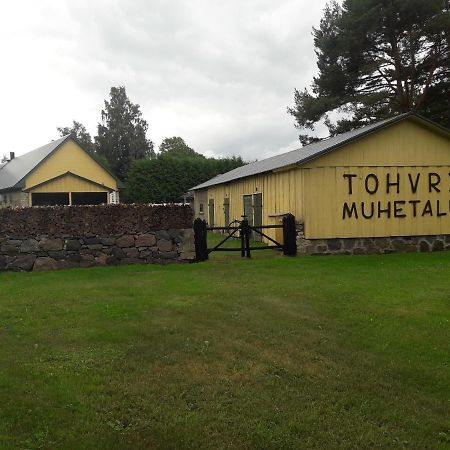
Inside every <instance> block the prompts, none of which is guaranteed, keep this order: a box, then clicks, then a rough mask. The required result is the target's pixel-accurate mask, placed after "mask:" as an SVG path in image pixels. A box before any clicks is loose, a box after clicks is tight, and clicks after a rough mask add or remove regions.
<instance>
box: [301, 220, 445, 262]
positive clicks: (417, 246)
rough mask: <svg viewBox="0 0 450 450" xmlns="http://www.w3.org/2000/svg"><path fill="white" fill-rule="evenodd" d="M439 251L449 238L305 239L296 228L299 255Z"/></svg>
mask: <svg viewBox="0 0 450 450" xmlns="http://www.w3.org/2000/svg"><path fill="white" fill-rule="evenodd" d="M441 250H450V235H444V234H441V235H432V236H402V237H401V236H391V237H376V238H335V239H305V237H304V233H303V224H297V252H298V254H299V255H365V254H375V253H381V254H382V253H394V252H409V253H416V252H435V251H441Z"/></svg>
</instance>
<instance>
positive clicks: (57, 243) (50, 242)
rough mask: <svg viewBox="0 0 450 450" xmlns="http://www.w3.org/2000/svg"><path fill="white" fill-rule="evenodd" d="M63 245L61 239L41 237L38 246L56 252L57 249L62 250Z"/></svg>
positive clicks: (46, 250)
mask: <svg viewBox="0 0 450 450" xmlns="http://www.w3.org/2000/svg"><path fill="white" fill-rule="evenodd" d="M63 246H64V245H63V241H62V239H42V241H41V242H39V247H40V248H41V249H42V250H44V251H45V252H49V251H53V252H57V251H58V250H62V249H63Z"/></svg>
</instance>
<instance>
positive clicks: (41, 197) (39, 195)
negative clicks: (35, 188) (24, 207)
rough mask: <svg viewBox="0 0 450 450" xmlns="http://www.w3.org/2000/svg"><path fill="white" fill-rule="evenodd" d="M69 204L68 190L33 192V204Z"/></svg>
mask: <svg viewBox="0 0 450 450" xmlns="http://www.w3.org/2000/svg"><path fill="white" fill-rule="evenodd" d="M68 204H69V193H68V192H33V193H32V194H31V205H32V206H57V205H68Z"/></svg>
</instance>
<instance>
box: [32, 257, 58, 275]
mask: <svg viewBox="0 0 450 450" xmlns="http://www.w3.org/2000/svg"><path fill="white" fill-rule="evenodd" d="M58 267H59V266H58V263H57V262H56V260H54V259H53V258H48V257H47V256H42V257H40V258H36V261H35V262H34V266H33V271H34V272H44V271H46V270H56V269H58Z"/></svg>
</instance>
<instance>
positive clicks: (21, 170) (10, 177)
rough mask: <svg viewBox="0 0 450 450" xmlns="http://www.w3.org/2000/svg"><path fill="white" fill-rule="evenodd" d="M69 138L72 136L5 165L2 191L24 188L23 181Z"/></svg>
mask: <svg viewBox="0 0 450 450" xmlns="http://www.w3.org/2000/svg"><path fill="white" fill-rule="evenodd" d="M68 138H70V135H67V136H63V137H62V138H60V139H56V140H55V141H52V142H50V143H49V144H46V145H43V146H42V147H39V148H37V149H35V150H32V151H31V152H28V153H25V154H24V155H21V156H16V157H15V158H14V159H12V160H11V161H8V162H7V163H5V164H3V166H1V167H0V190H3V189H13V188H20V187H22V186H21V181H22V180H23V179H24V178H25V177H26V176H27V175H28V174H29V173H30V172H31V171H32V170H33V169H34V168H35V167H36V166H37V165H38V164H40V163H41V162H42V161H43V160H44V159H45V158H47V156H49V155H50V154H51V153H52V152H53V151H54V150H56V149H57V148H58V147H59V146H60V145H61V144H62V143H63V142H64V141H65V140H66V139H68Z"/></svg>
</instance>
